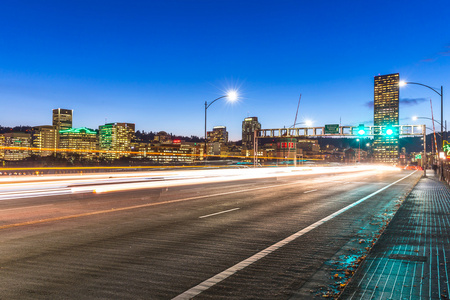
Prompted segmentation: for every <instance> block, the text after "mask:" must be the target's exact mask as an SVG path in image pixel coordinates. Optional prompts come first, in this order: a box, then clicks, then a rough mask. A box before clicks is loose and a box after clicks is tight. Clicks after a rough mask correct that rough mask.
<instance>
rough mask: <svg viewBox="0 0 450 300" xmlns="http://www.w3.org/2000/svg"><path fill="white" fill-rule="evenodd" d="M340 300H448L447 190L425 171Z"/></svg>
mask: <svg viewBox="0 0 450 300" xmlns="http://www.w3.org/2000/svg"><path fill="white" fill-rule="evenodd" d="M427 175H428V177H427V178H422V179H421V180H420V181H419V183H418V184H417V185H416V187H415V188H414V189H413V190H412V192H411V193H410V194H409V196H408V197H407V198H406V200H405V201H404V203H403V205H402V206H401V207H400V209H399V210H398V212H397V213H396V215H395V216H394V218H393V219H392V221H391V223H390V224H389V226H388V227H387V228H386V230H385V232H384V233H383V235H382V236H381V237H380V239H379V241H378V242H377V243H376V244H375V245H374V247H373V249H372V250H371V251H370V252H369V254H368V255H367V257H366V259H365V260H364V262H363V263H362V264H361V265H360V267H359V268H358V271H357V272H356V274H355V276H354V277H353V278H352V280H351V282H350V283H349V284H348V285H347V287H346V289H345V290H344V291H343V293H342V294H341V296H340V297H339V299H448V298H449V290H450V286H449V285H450V283H449V278H450V240H449V239H450V189H449V187H448V186H447V185H446V184H445V183H443V182H440V181H438V178H437V177H435V176H434V174H432V173H431V174H430V172H427Z"/></svg>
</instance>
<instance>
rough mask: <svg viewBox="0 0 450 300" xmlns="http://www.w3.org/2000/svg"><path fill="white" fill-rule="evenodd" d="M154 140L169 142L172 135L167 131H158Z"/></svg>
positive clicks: (163, 142) (162, 142)
mask: <svg viewBox="0 0 450 300" xmlns="http://www.w3.org/2000/svg"><path fill="white" fill-rule="evenodd" d="M154 141H155V142H158V143H161V144H171V143H172V137H171V136H170V135H169V134H168V133H167V132H165V131H160V132H158V133H157V134H156V135H155V137H154Z"/></svg>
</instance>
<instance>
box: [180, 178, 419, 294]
mask: <svg viewBox="0 0 450 300" xmlns="http://www.w3.org/2000/svg"><path fill="white" fill-rule="evenodd" d="M415 172H416V171H415ZM415 172H412V173H411V174H409V175H406V176H405V177H403V178H401V179H399V180H397V181H395V182H393V183H391V184H388V185H387V186H385V187H383V188H381V189H379V190H377V191H375V192H373V193H372V194H370V195H367V196H366V197H364V198H361V199H359V200H358V201H356V202H353V203H352V204H350V205H347V206H346V207H344V208H342V209H340V210H338V211H336V212H334V213H332V214H331V215H329V216H328V217H325V218H323V219H321V220H319V221H317V222H315V223H314V224H311V225H309V226H308V227H306V228H304V229H302V230H300V231H298V232H296V233H294V234H293V235H291V236H288V237H287V238H285V239H284V240H281V241H279V242H278V243H275V244H273V245H272V246H269V247H267V248H266V249H264V250H262V251H260V252H258V253H256V254H255V255H253V256H251V257H249V258H247V259H245V260H243V261H241V262H239V263H237V264H235V265H234V266H232V267H230V268H228V269H226V270H225V271H223V272H221V273H219V274H217V275H215V276H213V277H211V278H209V279H207V280H205V281H203V282H202V283H200V284H198V285H196V286H194V287H192V288H190V289H189V290H187V291H185V292H184V293H182V294H180V295H178V296H176V297H175V298H173V299H172V300H185V299H192V298H193V297H195V296H197V295H199V294H200V293H202V292H204V291H206V290H207V289H209V288H210V287H212V286H214V285H216V284H217V283H219V282H221V281H223V280H225V279H227V278H228V277H230V276H231V275H233V274H235V273H236V272H238V271H239V270H242V269H244V268H246V267H248V266H249V265H251V264H252V263H254V262H256V261H258V260H260V259H261V258H263V257H265V256H267V255H269V254H270V253H272V252H274V251H275V250H278V249H279V248H281V247H283V246H284V245H287V244H289V243H290V242H292V241H294V240H295V239H297V238H298V237H300V236H302V235H304V234H306V233H308V232H310V231H311V230H313V229H315V228H317V227H319V226H320V225H322V224H324V223H326V222H328V221H329V220H331V219H333V218H335V217H337V216H338V215H340V214H342V213H343V212H345V211H347V210H349V209H350V208H352V207H354V206H356V205H358V204H360V203H361V202H363V201H365V200H367V199H369V198H371V197H373V196H375V195H376V194H378V193H380V192H382V191H384V190H385V189H387V188H389V187H391V186H393V185H394V184H396V183H398V182H400V181H402V180H403V179H405V178H407V177H409V176H411V175H412V174H414V173H415Z"/></svg>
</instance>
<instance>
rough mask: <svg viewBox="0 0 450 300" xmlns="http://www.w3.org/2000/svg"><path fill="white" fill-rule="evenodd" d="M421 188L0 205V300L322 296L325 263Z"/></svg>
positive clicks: (368, 174)
mask: <svg viewBox="0 0 450 300" xmlns="http://www.w3.org/2000/svg"><path fill="white" fill-rule="evenodd" d="M420 176H421V172H413V171H405V170H402V171H392V170H359V171H357V172H349V173H333V174H309V175H297V174H296V173H295V172H292V173H291V174H290V175H289V176H281V175H280V176H278V175H277V173H273V174H272V175H270V176H265V177H262V178H250V179H244V178H240V179H239V180H232V181H224V182H221V181H216V182H206V183H203V182H202V181H201V180H198V181H195V182H194V181H189V180H187V179H186V178H177V179H176V180H172V181H170V180H167V178H166V180H160V181H159V182H158V185H155V186H154V187H153V188H146V189H139V188H134V189H130V190H124V191H123V190H120V188H119V189H117V190H112V191H106V190H100V189H99V188H102V187H103V184H97V185H96V184H95V183H92V182H89V183H86V182H81V183H79V184H78V186H77V188H82V189H83V188H84V189H85V190H84V191H85V192H74V190H72V192H71V193H68V192H67V193H66V192H64V193H57V192H55V193H54V194H53V195H49V194H43V195H39V194H37V195H34V196H33V197H31V194H30V197H28V196H27V194H20V197H19V196H17V195H18V194H17V193H16V194H14V195H16V196H14V195H13V194H12V193H13V192H11V191H7V192H4V193H3V195H5V193H6V194H7V196H4V197H3V198H1V196H2V194H1V193H0V200H1V201H0V299H173V298H176V299H190V298H192V297H195V298H196V299H303V298H304V299H307V298H310V297H312V296H318V295H319V294H317V293H316V292H317V289H319V287H320V285H326V284H328V283H329V282H330V280H331V279H330V278H332V274H327V272H328V271H324V266H325V265H326V264H327V262H328V263H329V262H330V261H331V260H332V259H334V258H336V255H339V253H341V252H340V251H342V249H344V248H345V247H346V245H348V244H349V242H351V241H354V240H355V239H358V238H360V236H359V235H360V234H361V231H362V229H364V228H366V225H368V224H369V223H370V224H373V222H374V220H375V219H376V218H378V217H379V216H380V215H383V214H384V215H386V213H391V209H392V207H394V206H395V204H396V203H397V202H398V201H401V199H403V198H404V197H405V196H406V194H407V193H408V192H409V191H410V190H411V188H412V187H413V185H414V184H415V183H416V182H417V180H418V178H419V177H420ZM206 178H209V176H206ZM185 179H186V183H184V184H181V185H177V184H169V182H173V181H177V182H183V180H185ZM151 180H155V178H152V179H151ZM155 181H157V180H155ZM2 184H3V185H4V183H2ZM37 184H38V186H44V184H45V181H44V180H43V181H42V182H41V183H39V182H38V183H37ZM70 184H71V186H70V187H69V188H73V186H76V185H77V184H74V183H70ZM120 185H122V186H126V185H127V183H122V184H120V183H119V184H117V186H120ZM52 189H53V191H57V190H58V189H61V188H55V187H54V186H52ZM63 189H66V188H63ZM96 189H99V190H97V193H93V191H95V190H96ZM86 191H87V192H86ZM8 195H9V196H8ZM11 195H13V196H14V197H12V196H11ZM319 296H320V295H319Z"/></svg>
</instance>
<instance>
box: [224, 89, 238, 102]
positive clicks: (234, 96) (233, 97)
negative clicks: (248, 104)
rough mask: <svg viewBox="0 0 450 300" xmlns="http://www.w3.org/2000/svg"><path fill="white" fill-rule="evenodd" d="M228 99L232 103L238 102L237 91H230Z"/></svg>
mask: <svg viewBox="0 0 450 300" xmlns="http://www.w3.org/2000/svg"><path fill="white" fill-rule="evenodd" d="M227 98H228V100H230V101H236V100H237V98H238V93H237V92H236V91H229V92H228V93H227Z"/></svg>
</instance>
